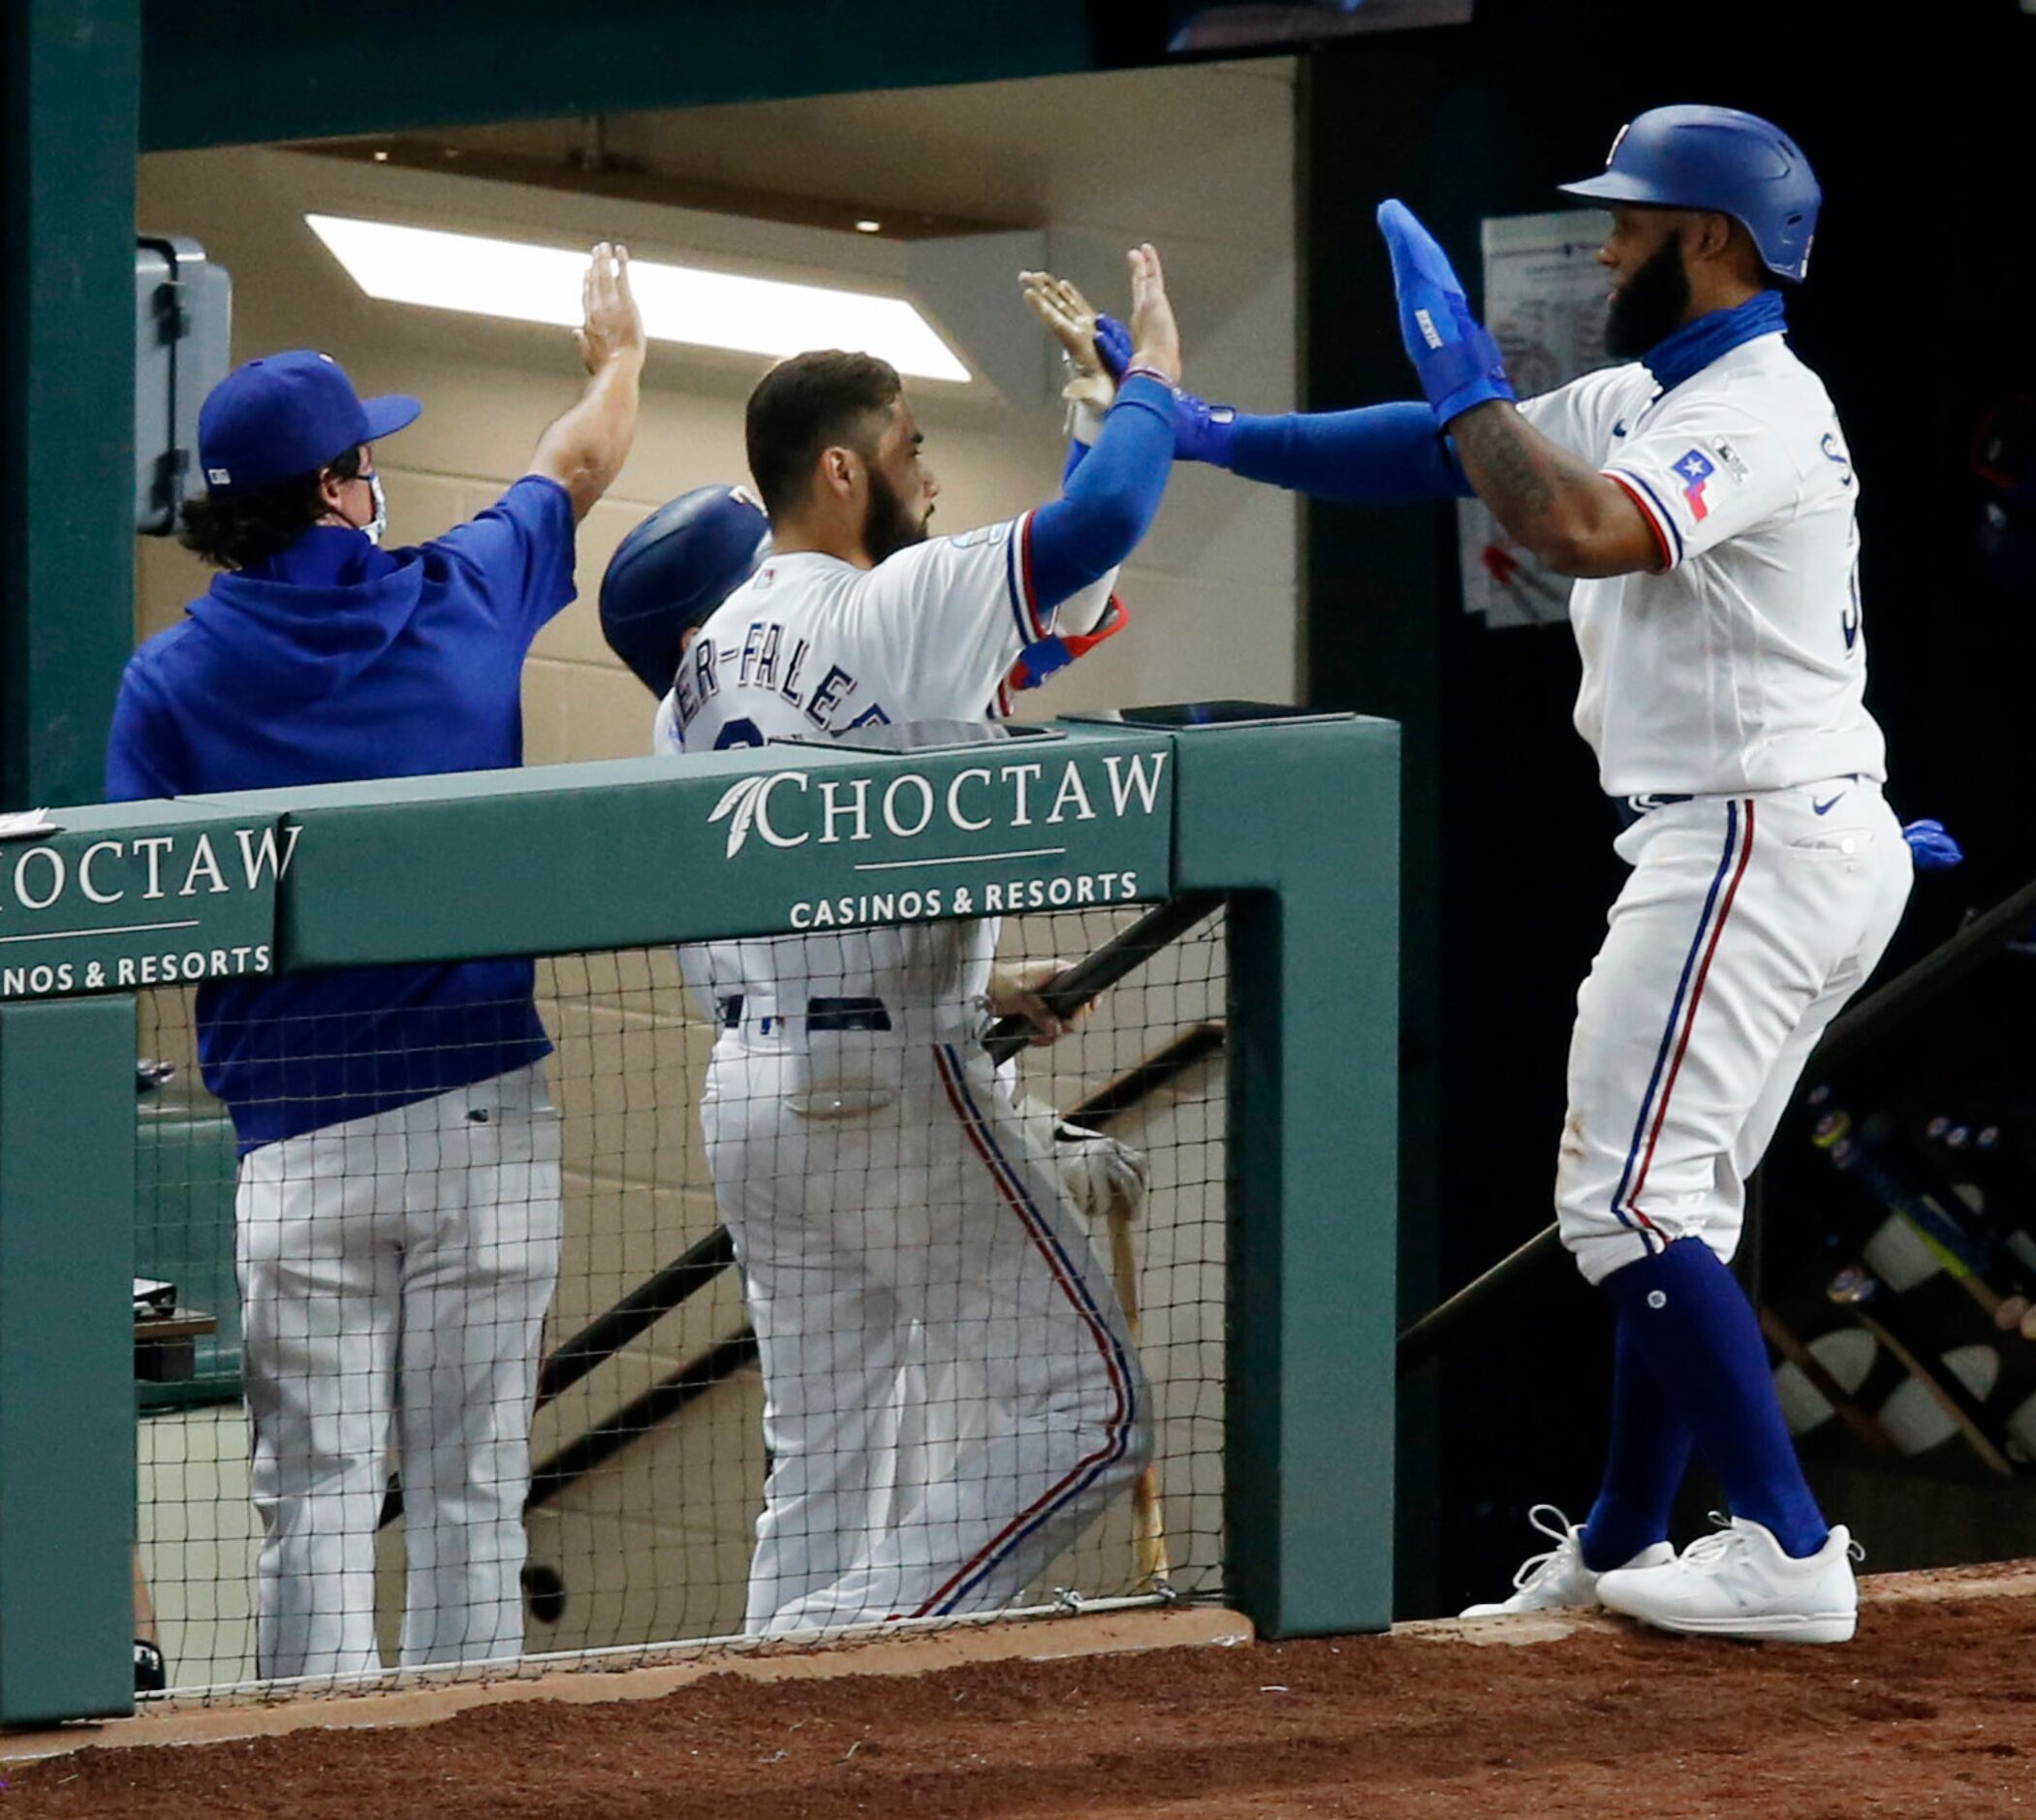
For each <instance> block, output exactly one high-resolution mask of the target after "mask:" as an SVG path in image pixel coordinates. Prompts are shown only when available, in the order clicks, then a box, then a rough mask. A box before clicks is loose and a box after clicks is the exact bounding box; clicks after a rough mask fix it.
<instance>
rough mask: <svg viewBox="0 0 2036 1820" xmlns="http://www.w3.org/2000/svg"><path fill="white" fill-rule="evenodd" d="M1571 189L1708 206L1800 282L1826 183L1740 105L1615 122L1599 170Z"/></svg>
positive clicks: (1612, 199)
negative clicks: (1608, 149) (1732, 222)
mask: <svg viewBox="0 0 2036 1820" xmlns="http://www.w3.org/2000/svg"><path fill="white" fill-rule="evenodd" d="M1561 187H1562V189H1563V190H1564V191H1565V192H1566V193H1567V194H1569V195H1571V196H1587V197H1590V198H1591V199H1592V200H1593V201H1596V202H1604V203H1651V204H1655V205H1657V206H1659V207H1665V208H1714V209H1716V210H1717V211H1718V212H1719V213H1720V214H1725V215H1730V216H1731V217H1732V218H1733V219H1734V220H1735V221H1737V222H1738V224H1739V225H1740V226H1741V227H1742V228H1744V229H1745V230H1746V232H1747V233H1748V234H1750V235H1753V244H1754V245H1755V246H1756V247H1758V248H1759V249H1760V256H1761V261H1762V263H1763V264H1764V265H1765V266H1766V267H1768V269H1769V270H1770V271H1771V272H1773V273H1774V274H1775V275H1776V276H1777V277H1781V278H1786V279H1788V280H1789V281H1790V282H1791V283H1794V284H1801V282H1802V280H1803V277H1804V275H1805V274H1806V273H1807V272H1808V270H1809V267H1810V241H1811V239H1812V238H1813V237H1814V235H1816V232H1817V209H1818V206H1819V204H1821V203H1822V202H1823V201H1824V192H1823V191H1822V190H1820V189H1819V188H1818V187H1817V179H1816V176H1815V175H1814V174H1813V173H1812V172H1811V171H1810V161H1809V160H1808V159H1807V158H1805V157H1804V156H1803V155H1802V152H1801V149H1800V148H1799V147H1798V145H1797V143H1796V141H1794V140H1792V139H1791V138H1790V137H1789V136H1788V135H1787V134H1786V133H1784V132H1783V131H1782V130H1781V128H1780V127H1778V126H1775V125H1773V124H1772V123H1771V122H1770V121H1767V120H1763V119H1762V118H1761V117H1760V115H1759V114H1757V113H1741V112H1740V111H1739V110H1738V109H1737V108H1698V107H1685V108H1654V109H1650V110H1648V111H1647V112H1645V113H1644V114H1641V115H1640V116H1639V117H1638V118H1636V119H1634V120H1632V121H1630V122H1629V123H1628V124H1627V125H1625V126H1622V127H1620V128H1619V136H1618V138H1617V139H1615V140H1613V141H1612V155H1611V156H1610V157H1609V158H1607V159H1606V161H1605V169H1604V172H1603V173H1601V174H1600V175H1598V176H1594V177H1586V178H1584V179H1583V181H1582V182H1581V183H1565V184H1563V185H1562V186H1561Z"/></svg>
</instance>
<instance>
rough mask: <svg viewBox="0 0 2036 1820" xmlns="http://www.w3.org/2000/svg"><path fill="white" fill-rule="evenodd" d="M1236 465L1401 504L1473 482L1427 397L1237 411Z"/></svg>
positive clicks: (1463, 492) (1455, 492) (1447, 495)
mask: <svg viewBox="0 0 2036 1820" xmlns="http://www.w3.org/2000/svg"><path fill="white" fill-rule="evenodd" d="M1230 470H1231V472H1232V473H1233V474H1238V475H1241V476H1242V477H1243V478H1244V479H1245V480H1248V481H1264V482H1266V483H1268V484H1269V485H1270V486H1284V487H1286V488H1288V489H1289V490H1290V491H1293V492H1297V493H1305V494H1307V496H1308V497H1309V498H1310V499H1343V500H1351V501H1355V502H1357V503H1360V504H1365V505H1379V506H1397V505H1410V504H1414V503H1417V502H1419V501H1421V500H1425V499H1468V498H1469V497H1470V496H1471V491H1472V488H1471V485H1470V483H1469V482H1468V481H1467V480H1465V479H1464V478H1463V470H1462V468H1461V467H1460V466H1458V465H1457V455H1456V451H1455V450H1454V449H1452V448H1451V447H1450V446H1449V442H1448V440H1447V438H1445V437H1444V436H1443V434H1442V433H1441V431H1439V430H1438V429H1437V428H1436V427H1435V415H1434V413H1433V412H1432V411H1430V410H1429V409H1428V407H1427V406H1426V405H1425V404H1373V405H1367V406H1365V407H1364V408H1363V410H1359V411H1323V412H1313V413H1309V412H1295V413H1294V414H1292V415H1291V416H1286V417H1245V416H1243V415H1241V414H1239V416H1238V417H1237V424H1236V432H1235V440H1234V441H1233V443H1232V445H1231V460H1230Z"/></svg>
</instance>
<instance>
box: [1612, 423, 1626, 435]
mask: <svg viewBox="0 0 2036 1820" xmlns="http://www.w3.org/2000/svg"><path fill="white" fill-rule="evenodd" d="M1612 433H1613V435H1614V436H1623V435H1624V434H1625V433H1626V426H1625V424H1613V426H1612Z"/></svg>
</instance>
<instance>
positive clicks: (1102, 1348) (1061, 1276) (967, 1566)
mask: <svg viewBox="0 0 2036 1820" xmlns="http://www.w3.org/2000/svg"><path fill="white" fill-rule="evenodd" d="M933 1061H934V1065H935V1066H936V1067H937V1068H938V1069H939V1071H940V1084H941V1086H942V1088H943V1089H945V1091H946V1093H947V1096H948V1104H949V1105H950V1106H952V1107H953V1108H954V1109H955V1117H956V1118H958V1119H960V1121H961V1128H962V1129H963V1130H964V1131H966V1132H967V1133H968V1138H969V1142H970V1143H971V1144H972V1145H975V1149H976V1154H977V1155H978V1156H980V1157H981V1158H982V1159H983V1166H984V1167H985V1168H986V1169H987V1170H988V1171H989V1175H990V1179H991V1180H992V1181H994V1182H995V1183H996V1184H997V1188H998V1191H999V1192H1000V1193H1001V1194H1002V1195H1003V1197H1004V1200H1005V1203H1006V1205H1007V1206H1009V1207H1010V1208H1012V1210H1013V1211H1014V1212H1016V1213H1017V1214H1018V1218H1019V1220H1020V1221H1021V1222H1022V1223H1023V1225H1024V1228H1025V1236H1026V1237H1027V1238H1028V1239H1031V1240H1032V1244H1033V1248H1034V1249H1035V1250H1037V1251H1038V1252H1039V1254H1040V1256H1041V1257H1043V1258H1045V1259H1046V1261H1047V1268H1048V1269H1049V1271H1052V1273H1053V1280H1054V1281H1055V1282H1056V1283H1058V1284H1059V1285H1060V1288H1061V1290H1062V1292H1063V1293H1064V1294H1065V1295H1066V1296H1067V1299H1068V1301H1069V1302H1071V1303H1072V1304H1073V1305H1074V1308H1075V1312H1076V1313H1077V1314H1079V1315H1081V1318H1082V1321H1083V1323H1084V1324H1085V1325H1086V1326H1087V1328H1088V1330H1089V1332H1090V1333H1091V1334H1094V1335H1095V1339H1096V1346H1097V1350H1098V1351H1099V1352H1101V1353H1102V1355H1103V1365H1104V1369H1105V1370H1107V1371H1108V1372H1109V1373H1110V1387H1111V1390H1112V1393H1113V1394H1114V1395H1115V1396H1116V1399H1117V1401H1116V1407H1115V1408H1114V1409H1112V1411H1111V1415H1110V1421H1109V1423H1108V1424H1107V1425H1106V1427H1108V1428H1112V1429H1114V1428H1116V1427H1117V1426H1118V1424H1120V1423H1121V1422H1122V1421H1123V1420H1124V1412H1125V1409H1126V1406H1127V1399H1126V1397H1125V1395H1124V1381H1123V1379H1122V1378H1121V1377H1119V1376H1118V1374H1117V1365H1116V1361H1115V1360H1114V1359H1113V1358H1112V1356H1111V1346H1110V1335H1109V1334H1106V1333H1105V1332H1104V1331H1103V1328H1102V1324H1101V1323H1100V1322H1099V1321H1098V1320H1097V1319H1096V1317H1095V1316H1094V1315H1093V1314H1091V1313H1090V1312H1089V1311H1088V1310H1087V1309H1086V1308H1084V1307H1082V1305H1081V1297H1079V1296H1077V1295H1076V1294H1075V1292H1074V1286H1073V1285H1072V1284H1071V1283H1069V1281H1068V1279H1067V1275H1066V1273H1065V1272H1064V1271H1062V1270H1061V1268H1060V1265H1059V1263H1058V1261H1057V1260H1056V1259H1055V1258H1054V1256H1053V1253H1052V1251H1051V1250H1050V1249H1049V1247H1048V1246H1046V1245H1044V1244H1042V1243H1040V1238H1039V1234H1038V1232H1037V1230H1036V1229H1035V1228H1034V1226H1033V1222H1032V1212H1031V1208H1028V1207H1027V1206H1026V1205H1025V1201H1024V1197H1023V1196H1022V1195H1021V1194H1020V1193H1019V1192H1018V1189H1017V1188H1016V1186H1015V1185H1014V1184H1013V1183H1011V1182H1010V1181H1008V1180H1007V1179H1006V1178H1005V1176H1004V1173H1003V1171H1002V1170H1000V1169H999V1168H998V1167H997V1164H996V1160H995V1158H994V1157H992V1156H991V1154H990V1152H989V1149H988V1146H987V1145H985V1144H984V1142H983V1137H982V1133H981V1132H980V1131H979V1130H978V1128H977V1122H976V1118H975V1116H974V1114H971V1113H970V1112H969V1111H968V1110H967V1109H966V1108H965V1107H964V1106H963V1105H962V1103H961V1098H960V1095H959V1094H958V1093H957V1092H956V1091H955V1083H954V1081H953V1080H952V1079H951V1077H950V1075H949V1072H948V1059H947V1057H946V1056H945V1055H944V1054H942V1053H941V1051H939V1050H938V1049H935V1050H934V1051H933ZM1115 1447H1116V1443H1115V1442H1114V1441H1113V1440H1112V1441H1108V1442H1106V1443H1105V1444H1104V1445H1103V1446H1102V1447H1101V1448H1099V1449H1098V1450H1097V1451H1096V1452H1095V1453H1093V1454H1090V1455H1088V1456H1087V1457H1086V1458H1085V1459H1082V1460H1081V1461H1080V1463H1078V1464H1077V1465H1076V1466H1075V1467H1074V1468H1073V1470H1071V1471H1070V1472H1069V1473H1068V1474H1067V1476H1066V1477H1065V1478H1063V1479H1061V1480H1060V1481H1059V1482H1058V1483H1057V1484H1056V1485H1054V1486H1053V1487H1052V1489H1051V1490H1049V1491H1046V1492H1044V1493H1043V1494H1042V1495H1041V1496H1039V1497H1038V1498H1035V1499H1034V1500H1033V1502H1032V1503H1030V1504H1028V1505H1027V1506H1026V1507H1025V1508H1024V1509H1023V1510H1022V1511H1020V1512H1019V1513H1018V1515H1017V1516H1016V1517H1014V1518H1013V1519H1012V1520H1011V1522H1008V1523H1006V1524H1005V1525H1004V1527H1003V1528H1002V1529H1000V1530H998V1532H997V1533H996V1535H995V1536H994V1537H992V1538H991V1539H990V1540H989V1541H988V1542H987V1543H986V1544H985V1545H984V1546H983V1547H982V1548H980V1549H978V1550H977V1551H976V1553H973V1554H972V1555H970V1556H969V1558H968V1559H967V1560H965V1561H963V1562H962V1564H961V1565H960V1566H959V1567H958V1568H956V1569H955V1572H954V1573H953V1574H952V1575H950V1576H949V1578H948V1580H947V1581H946V1583H945V1584H944V1585H941V1587H940V1588H939V1589H938V1590H937V1591H936V1592H935V1593H934V1594H933V1596H932V1597H931V1598H929V1599H928V1600H927V1601H926V1602H925V1604H924V1605H922V1606H921V1607H920V1608H919V1610H918V1611H916V1612H914V1613H913V1614H912V1616H914V1617H925V1616H930V1615H931V1614H932V1612H933V1611H934V1609H935V1608H936V1607H938V1606H939V1605H940V1604H942V1603H943V1602H944V1601H945V1600H946V1598H947V1597H948V1594H949V1593H950V1592H951V1591H952V1590H953V1589H954V1588H955V1586H957V1585H960V1584H961V1583H962V1582H963V1581H965V1580H967V1579H968V1578H969V1576H970V1575H971V1574H973V1573H974V1572H975V1570H976V1568H977V1567H978V1566H979V1565H980V1564H982V1563H983V1562H985V1561H987V1559H988V1558H989V1557H990V1556H991V1555H993V1554H995V1553H996V1552H997V1551H998V1550H999V1549H1001V1548H1002V1547H1003V1546H1004V1544H1005V1542H1006V1541H1007V1540H1008V1539H1009V1538H1010V1537H1011V1535H1012V1534H1013V1533H1014V1532H1015V1531H1017V1530H1019V1529H1022V1528H1023V1527H1024V1526H1025V1525H1026V1524H1027V1523H1028V1522H1030V1521H1031V1519H1032V1517H1033V1515H1034V1513H1035V1512H1037V1511H1040V1510H1043V1509H1046V1508H1047V1507H1049V1505H1051V1504H1053V1503H1054V1502H1055V1501H1056V1500H1058V1498H1059V1497H1060V1496H1061V1494H1062V1493H1063V1492H1064V1491H1066V1490H1067V1488H1068V1487H1069V1486H1070V1485H1072V1484H1074V1482H1075V1481H1076V1480H1077V1479H1079V1478H1081V1475H1082V1474H1083V1473H1085V1472H1087V1471H1088V1470H1089V1469H1090V1468H1091V1467H1092V1466H1095V1465H1097V1464H1098V1463H1099V1462H1101V1461H1102V1460H1104V1459H1107V1458H1108V1457H1109V1456H1110V1455H1111V1453H1112V1452H1113V1451H1114V1449H1115Z"/></svg>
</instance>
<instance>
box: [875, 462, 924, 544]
mask: <svg viewBox="0 0 2036 1820" xmlns="http://www.w3.org/2000/svg"><path fill="white" fill-rule="evenodd" d="M932 516H933V515H932V514H931V512H926V513H923V514H922V515H921V516H920V517H919V518H913V516H912V514H911V512H910V511H909V510H908V509H907V507H906V505H905V502H904V500H903V499H902V498H900V497H899V495H898V490H897V488H896V487H894V486H892V484H891V483H890V482H889V481H888V480H886V479H885V478H884V476H883V475H882V474H881V473H879V472H878V470H877V469H875V468H874V467H872V468H871V469H870V470H869V505H868V507H867V508H866V509H865V511H864V512H863V515H862V549H863V552H864V553H865V554H866V555H867V556H868V557H869V559H870V561H871V562H873V563H877V562H882V561H883V560H884V559H885V558H886V557H888V556H894V555H896V554H897V552H898V551H899V550H901V549H911V548H912V546H913V545H914V544H924V542H925V541H926V520H927V519H928V518H931V517H932Z"/></svg>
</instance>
